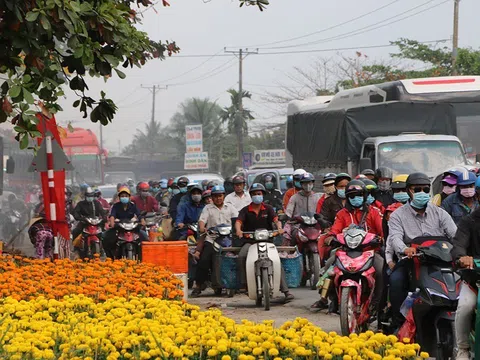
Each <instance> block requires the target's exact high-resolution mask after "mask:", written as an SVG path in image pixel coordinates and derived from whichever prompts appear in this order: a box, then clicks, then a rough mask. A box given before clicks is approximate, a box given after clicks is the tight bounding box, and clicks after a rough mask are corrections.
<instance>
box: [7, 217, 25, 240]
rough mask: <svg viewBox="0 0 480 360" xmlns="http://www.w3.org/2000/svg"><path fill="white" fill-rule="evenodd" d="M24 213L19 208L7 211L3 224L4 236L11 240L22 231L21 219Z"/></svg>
mask: <svg viewBox="0 0 480 360" xmlns="http://www.w3.org/2000/svg"><path fill="white" fill-rule="evenodd" d="M21 218H22V214H20V212H19V211H17V210H9V211H7V212H6V213H5V218H4V221H5V222H4V224H3V236H4V238H5V240H10V239H13V238H14V237H16V236H17V235H18V234H19V233H20V219H21Z"/></svg>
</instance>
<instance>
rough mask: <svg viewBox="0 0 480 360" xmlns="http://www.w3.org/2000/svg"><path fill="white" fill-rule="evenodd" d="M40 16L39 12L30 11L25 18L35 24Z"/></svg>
mask: <svg viewBox="0 0 480 360" xmlns="http://www.w3.org/2000/svg"><path fill="white" fill-rule="evenodd" d="M38 15H39V13H38V12H34V11H29V12H28V13H27V15H26V16H25V19H26V20H27V21H29V22H33V21H35V20H37V18H38Z"/></svg>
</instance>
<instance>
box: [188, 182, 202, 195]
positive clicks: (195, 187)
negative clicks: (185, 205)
mask: <svg viewBox="0 0 480 360" xmlns="http://www.w3.org/2000/svg"><path fill="white" fill-rule="evenodd" d="M194 190H198V191H200V194H201V193H202V192H203V188H202V186H201V185H200V184H195V185H193V186H192V187H191V188H190V193H192V192H193V191H194Z"/></svg>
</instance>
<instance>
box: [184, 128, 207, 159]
mask: <svg viewBox="0 0 480 360" xmlns="http://www.w3.org/2000/svg"><path fill="white" fill-rule="evenodd" d="M185 144H186V147H187V149H186V152H187V153H201V152H202V151H203V134H202V125H186V126H185Z"/></svg>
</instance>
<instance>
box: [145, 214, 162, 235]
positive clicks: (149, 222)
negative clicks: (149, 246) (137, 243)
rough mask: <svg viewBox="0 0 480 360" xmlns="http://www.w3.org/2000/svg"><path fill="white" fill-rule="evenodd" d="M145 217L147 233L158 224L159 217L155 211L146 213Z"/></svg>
mask: <svg viewBox="0 0 480 360" xmlns="http://www.w3.org/2000/svg"><path fill="white" fill-rule="evenodd" d="M144 219H145V231H146V232H147V234H148V233H149V232H150V229H151V228H152V227H155V226H158V222H159V221H158V217H157V214H156V213H154V212H148V213H145V214H144Z"/></svg>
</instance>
